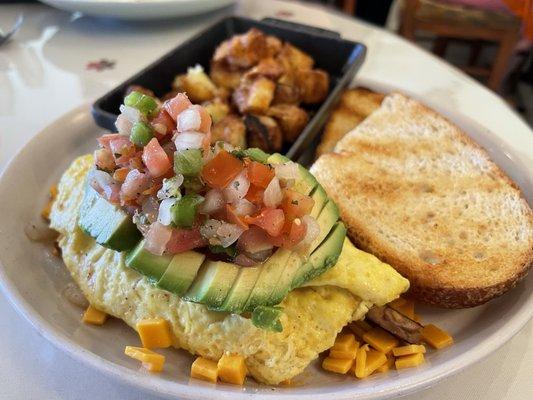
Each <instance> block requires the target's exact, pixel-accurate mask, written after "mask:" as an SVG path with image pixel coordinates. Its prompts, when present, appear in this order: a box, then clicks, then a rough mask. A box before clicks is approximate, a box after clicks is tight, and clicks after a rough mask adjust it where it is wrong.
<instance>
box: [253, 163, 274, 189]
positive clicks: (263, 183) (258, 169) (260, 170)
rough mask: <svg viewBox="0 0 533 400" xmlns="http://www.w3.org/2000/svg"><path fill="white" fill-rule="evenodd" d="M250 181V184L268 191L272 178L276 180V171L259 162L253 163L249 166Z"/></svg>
mask: <svg viewBox="0 0 533 400" xmlns="http://www.w3.org/2000/svg"><path fill="white" fill-rule="evenodd" d="M247 170H248V179H249V180H250V183H252V184H254V185H256V186H258V187H260V188H262V189H266V187H267V186H268V184H269V183H270V181H271V180H272V178H274V171H272V169H270V168H269V167H267V166H266V165H265V164H261V163H260V162H257V161H252V162H251V163H249V164H248V166H247Z"/></svg>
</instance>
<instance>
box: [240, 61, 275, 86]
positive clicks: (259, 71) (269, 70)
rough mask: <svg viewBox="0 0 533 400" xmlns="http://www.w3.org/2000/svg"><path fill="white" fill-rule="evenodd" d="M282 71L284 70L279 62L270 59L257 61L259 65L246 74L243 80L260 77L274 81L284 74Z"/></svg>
mask: <svg viewBox="0 0 533 400" xmlns="http://www.w3.org/2000/svg"><path fill="white" fill-rule="evenodd" d="M284 71H285V69H284V68H283V66H282V65H281V64H280V63H279V61H277V60H274V59H273V58H271V57H270V58H265V59H263V60H261V61H259V64H257V65H256V66H255V67H253V68H252V69H250V70H249V71H248V72H246V74H245V75H244V79H246V80H253V79H256V78H258V77H261V76H262V77H265V78H269V79H272V80H273V81H275V80H277V79H278V78H279V77H280V76H281V75H282V74H283V73H284Z"/></svg>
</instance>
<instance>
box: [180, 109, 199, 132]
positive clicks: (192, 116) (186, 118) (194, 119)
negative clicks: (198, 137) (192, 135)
mask: <svg viewBox="0 0 533 400" xmlns="http://www.w3.org/2000/svg"><path fill="white" fill-rule="evenodd" d="M200 125H202V116H201V115H200V111H199V110H198V108H197V107H194V106H190V107H189V108H187V109H186V110H184V111H182V112H181V113H180V114H179V115H178V120H177V129H178V132H187V131H197V130H198V129H200Z"/></svg>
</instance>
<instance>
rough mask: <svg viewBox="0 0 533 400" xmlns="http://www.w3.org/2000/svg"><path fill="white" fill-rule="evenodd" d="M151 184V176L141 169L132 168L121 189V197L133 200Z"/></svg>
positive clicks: (124, 199) (125, 199)
mask: <svg viewBox="0 0 533 400" xmlns="http://www.w3.org/2000/svg"><path fill="white" fill-rule="evenodd" d="M149 186H150V177H149V176H148V175H147V174H143V173H142V172H140V171H139V170H136V169H133V170H131V171H130V172H129V173H128V175H127V176H126V179H125V180H124V183H123V184H122V188H121V190H120V197H121V199H122V200H123V201H131V200H134V199H136V198H138V197H139V196H140V195H141V194H142V193H143V191H145V190H146V189H148V187H149Z"/></svg>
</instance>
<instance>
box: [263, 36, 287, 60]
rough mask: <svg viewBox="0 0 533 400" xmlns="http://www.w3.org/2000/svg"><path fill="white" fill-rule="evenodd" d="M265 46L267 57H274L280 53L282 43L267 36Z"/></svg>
mask: <svg viewBox="0 0 533 400" xmlns="http://www.w3.org/2000/svg"><path fill="white" fill-rule="evenodd" d="M266 46H267V52H268V56H269V57H274V56H276V55H277V54H278V53H279V52H280V51H281V48H282V46H283V43H281V40H279V39H278V38H277V37H275V36H270V35H268V36H267V37H266Z"/></svg>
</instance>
